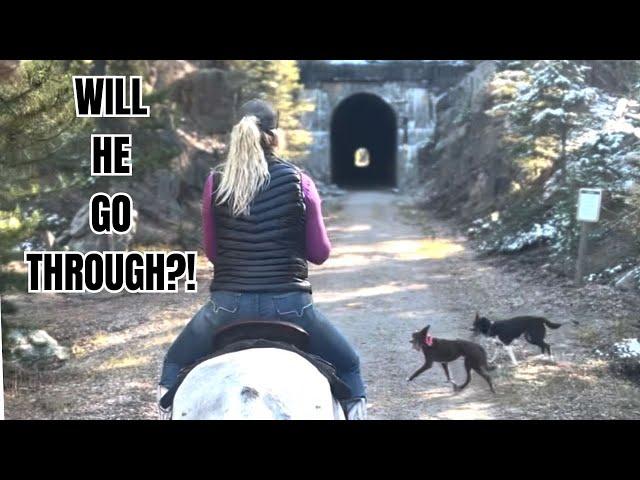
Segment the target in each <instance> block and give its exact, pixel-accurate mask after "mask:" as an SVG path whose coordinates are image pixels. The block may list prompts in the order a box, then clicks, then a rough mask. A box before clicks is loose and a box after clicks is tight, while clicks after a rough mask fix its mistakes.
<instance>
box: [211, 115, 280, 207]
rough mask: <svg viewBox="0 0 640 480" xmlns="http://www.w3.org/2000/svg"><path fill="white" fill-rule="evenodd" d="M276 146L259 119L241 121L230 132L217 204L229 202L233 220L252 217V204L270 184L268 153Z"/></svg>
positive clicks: (276, 141) (221, 170) (274, 136)
mask: <svg viewBox="0 0 640 480" xmlns="http://www.w3.org/2000/svg"><path fill="white" fill-rule="evenodd" d="M277 145H278V136H277V135H276V133H275V132H264V131H261V130H260V127H259V126H258V118H257V117H254V116H252V115H248V116H245V117H242V120H240V121H239V122H238V123H237V124H236V125H235V126H234V127H233V130H232V131H231V141H230V145H229V153H228V155H227V161H226V162H224V163H223V164H222V165H220V166H219V167H218V169H217V170H218V171H219V172H220V180H219V184H218V187H217V189H216V204H218V205H221V204H223V203H225V202H228V204H229V209H230V210H231V214H232V215H233V216H234V217H237V216H241V215H249V210H250V204H251V202H252V201H253V199H254V198H255V196H256V195H257V194H258V193H259V192H260V190H262V189H263V188H264V187H266V186H267V185H268V184H269V181H270V180H271V176H270V175H269V166H268V164H267V159H266V157H265V150H266V151H268V152H271V151H272V150H273V149H274V148H275V147H276V146H277Z"/></svg>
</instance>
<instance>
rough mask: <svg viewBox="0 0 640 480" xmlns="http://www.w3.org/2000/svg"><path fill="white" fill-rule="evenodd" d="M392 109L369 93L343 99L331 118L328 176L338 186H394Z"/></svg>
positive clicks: (394, 147) (393, 114)
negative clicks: (329, 170)
mask: <svg viewBox="0 0 640 480" xmlns="http://www.w3.org/2000/svg"><path fill="white" fill-rule="evenodd" d="M396 150H397V125H396V115H395V112H394V111H393V109H392V108H391V107H390V106H389V104H387V103H386V102H385V101H384V100H382V99H381V98H380V97H378V96H376V95H372V94H370V93H357V94H355V95H352V96H350V97H348V98H346V99H345V100H343V101H342V102H341V103H340V104H339V105H338V106H337V107H336V108H335V110H334V112H333V116H332V118H331V180H332V181H333V183H335V184H337V185H339V186H341V187H395V186H396Z"/></svg>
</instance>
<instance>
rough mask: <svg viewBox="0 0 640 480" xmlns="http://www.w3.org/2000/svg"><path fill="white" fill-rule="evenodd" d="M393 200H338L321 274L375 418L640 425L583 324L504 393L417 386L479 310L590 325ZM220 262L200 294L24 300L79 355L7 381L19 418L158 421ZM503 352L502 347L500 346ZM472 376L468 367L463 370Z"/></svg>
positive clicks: (441, 383) (500, 377)
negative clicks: (583, 343)
mask: <svg viewBox="0 0 640 480" xmlns="http://www.w3.org/2000/svg"><path fill="white" fill-rule="evenodd" d="M403 200H404V201H406V200H407V199H403V197H401V196H399V195H395V194H393V193H391V192H385V191H378V192H371V191H368V192H365V191H360V192H350V193H348V194H347V195H345V196H344V197H340V198H339V199H335V200H332V201H331V202H328V203H327V207H330V208H327V211H328V212H330V213H329V218H328V219H327V225H328V228H329V231H330V236H331V239H332V242H333V247H334V248H333V252H332V255H331V258H330V259H329V260H328V261H327V262H326V263H325V265H322V266H319V267H316V266H312V267H311V281H312V284H313V286H314V298H315V301H316V303H317V305H318V307H319V308H321V309H322V310H323V312H324V313H325V314H326V315H327V316H328V317H329V318H330V319H331V320H332V321H333V322H335V323H336V324H337V325H338V326H339V328H340V329H341V330H342V331H343V332H344V333H345V335H346V336H347V337H348V338H349V339H350V340H351V341H352V342H353V343H354V345H355V346H356V348H357V350H358V351H359V353H360V356H361V361H362V368H363V374H364V376H365V380H366V382H367V384H368V394H369V399H370V407H369V413H370V417H371V418H372V419H491V418H640V400H638V399H639V398H640V395H638V389H637V388H635V387H633V386H631V385H629V384H627V383H625V382H622V381H617V380H612V379H610V378H607V377H601V376H599V375H596V374H594V370H593V369H592V368H590V367H589V368H587V367H585V366H584V365H582V364H581V363H580V362H579V361H578V360H579V358H582V357H581V355H582V352H583V349H581V347H580V345H579V342H578V341H577V338H578V336H579V335H578V334H579V333H580V332H579V331H578V330H577V329H572V327H566V328H565V327H563V328H562V329H560V330H555V331H552V332H551V333H550V335H549V338H550V343H551V344H552V346H553V348H554V352H555V357H556V362H554V363H550V362H548V361H546V360H542V359H540V360H537V359H536V355H537V354H538V352H537V351H535V349H534V348H533V347H516V350H515V351H516V355H517V356H518V358H519V359H520V360H524V358H525V356H526V359H527V360H526V361H524V362H523V363H522V364H521V365H520V366H519V367H517V368H512V367H510V365H509V363H508V360H507V359H506V356H504V357H499V358H498V364H499V369H498V370H497V372H496V373H495V374H494V378H495V385H496V390H497V391H498V393H497V394H496V395H492V394H491V393H490V392H489V390H488V388H487V386H486V384H485V383H484V381H483V380H482V379H480V378H478V377H477V376H476V375H474V376H473V379H472V381H471V383H470V385H469V386H468V387H467V389H466V390H464V391H463V392H460V393H453V392H452V389H451V386H450V385H449V384H447V383H446V382H445V378H444V374H443V372H442V369H441V368H440V367H439V366H438V365H435V366H434V368H432V369H431V370H430V371H428V372H426V373H424V374H423V375H421V376H420V377H418V378H417V379H416V380H414V381H413V382H411V383H408V382H407V381H406V378H407V377H408V376H409V375H410V374H411V373H412V372H413V371H414V370H415V369H416V368H417V367H419V366H420V365H421V361H422V356H421V354H420V353H418V352H416V351H415V350H412V349H411V348H410V344H409V338H410V334H411V332H412V331H414V330H417V329H419V328H422V327H424V326H425V325H426V324H427V323H429V324H430V325H431V332H432V334H433V335H434V336H439V337H447V338H456V337H460V338H467V339H468V338H469V326H470V323H471V321H472V318H473V314H474V312H475V310H476V309H480V310H481V312H483V313H486V314H487V315H489V316H493V317H502V318H504V317H507V316H509V315H516V314H520V313H530V314H543V315H547V316H549V317H550V318H551V319H556V320H557V319H564V320H570V319H575V318H580V319H581V320H583V321H584V320H590V319H593V317H594V316H597V315H598V312H597V310H594V311H591V313H585V312H584V311H579V309H577V308H575V307H574V306H572V305H571V304H570V303H567V301H566V299H564V298H563V293H562V292H558V291H556V290H554V289H553V288H552V287H548V286H541V285H538V284H535V283H532V282H531V281H527V280H525V279H523V278H522V275H520V274H518V273H515V272H514V273H509V272H505V271H504V269H498V268H496V267H493V266H491V265H489V263H487V262H483V261H479V260H476V259H475V258H474V255H473V253H472V252H471V250H470V249H469V248H468V247H467V246H466V244H465V239H464V238H461V237H457V236H455V235H454V234H452V232H451V229H450V228H449V227H447V225H446V224H444V223H441V222H437V221H435V220H433V219H428V218H427V217H425V215H426V214H425V213H424V212H423V211H411V210H408V209H407V208H405V207H403V206H402V205H401V204H400V202H402V201H403ZM210 275H211V273H210V268H209V266H208V265H207V264H206V262H204V261H202V259H201V263H200V264H199V269H198V281H199V289H200V291H199V292H198V293H197V294H186V293H179V294H143V295H131V294H125V295H104V296H96V295H91V296H89V295H84V296H83V295H46V296H45V295H20V296H17V297H15V298H14V300H15V301H16V302H17V304H18V305H19V307H20V314H19V316H18V317H17V318H16V319H15V321H16V322H17V323H28V324H30V325H33V326H39V327H42V328H46V329H47V330H48V331H49V332H50V333H51V334H52V335H53V336H54V337H55V338H57V339H58V340H59V341H60V342H61V343H63V344H65V345H73V350H74V359H73V360H72V361H70V362H69V363H68V364H67V365H66V366H64V367H63V368H61V369H59V370H56V371H52V372H47V373H42V374H39V375H35V376H34V375H26V374H15V373H11V372H9V373H5V376H6V380H5V384H6V389H7V392H6V397H7V398H6V404H5V409H6V417H7V418H102V419H141V418H142V419H144V418H147V419H150V418H155V408H154V402H155V383H156V380H157V377H158V373H159V369H160V364H161V361H162V357H163V355H164V352H165V351H166V349H167V348H168V346H169V344H170V343H171V341H172V340H173V338H175V336H176V335H177V334H178V333H179V331H180V329H181V328H182V326H183V325H184V323H186V322H187V321H188V320H189V319H190V318H191V316H192V315H193V314H194V313H195V312H196V311H197V310H198V308H200V306H201V305H203V304H204V303H205V301H206V298H207V295H208V292H207V289H208V284H209V278H210ZM490 353H491V352H490ZM451 371H452V376H453V377H454V379H455V380H456V381H458V382H460V381H462V380H463V379H464V371H463V368H462V364H461V362H460V361H457V362H456V363H455V364H454V365H452V368H451Z"/></svg>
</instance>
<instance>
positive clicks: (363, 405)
mask: <svg viewBox="0 0 640 480" xmlns="http://www.w3.org/2000/svg"><path fill="white" fill-rule="evenodd" d="M341 404H342V409H343V410H344V412H345V416H346V417H347V420H366V419H367V399H366V398H364V397H359V398H351V399H349V400H344V401H343V402H341Z"/></svg>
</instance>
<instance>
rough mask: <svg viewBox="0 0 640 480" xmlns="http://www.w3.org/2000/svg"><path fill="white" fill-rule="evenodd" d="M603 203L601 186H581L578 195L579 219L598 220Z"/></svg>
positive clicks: (585, 220) (582, 220)
mask: <svg viewBox="0 0 640 480" xmlns="http://www.w3.org/2000/svg"><path fill="white" fill-rule="evenodd" d="M601 203H602V189H601V188H581V189H580V193H579V195H578V221H580V222H597V221H598V220H600V205H601Z"/></svg>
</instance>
